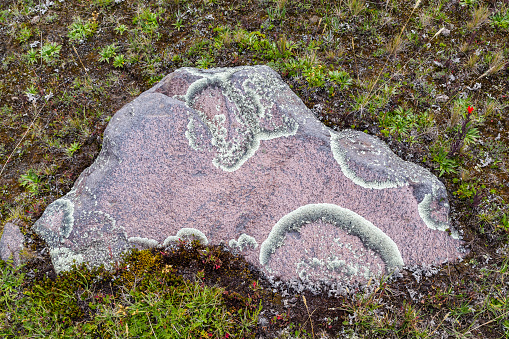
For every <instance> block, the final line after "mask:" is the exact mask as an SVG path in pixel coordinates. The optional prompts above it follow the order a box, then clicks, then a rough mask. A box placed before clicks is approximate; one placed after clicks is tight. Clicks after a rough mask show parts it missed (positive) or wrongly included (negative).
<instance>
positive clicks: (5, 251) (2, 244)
mask: <svg viewBox="0 0 509 339" xmlns="http://www.w3.org/2000/svg"><path fill="white" fill-rule="evenodd" d="M23 240H24V237H23V233H21V231H20V230H19V227H18V226H17V225H15V224H13V223H10V222H8V223H6V224H5V226H4V230H3V233H2V238H1V239H0V259H2V260H4V261H7V260H8V259H9V258H12V259H13V261H14V262H13V263H14V266H18V265H19V264H20V257H19V253H20V252H21V250H22V249H23Z"/></svg>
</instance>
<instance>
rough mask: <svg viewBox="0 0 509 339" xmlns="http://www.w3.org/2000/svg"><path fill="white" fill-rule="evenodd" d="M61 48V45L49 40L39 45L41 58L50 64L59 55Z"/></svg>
mask: <svg viewBox="0 0 509 339" xmlns="http://www.w3.org/2000/svg"><path fill="white" fill-rule="evenodd" d="M61 49H62V45H59V44H57V43H56V42H49V43H46V44H44V45H43V46H42V47H41V58H42V60H44V61H45V62H46V63H48V64H51V63H52V62H53V61H55V60H57V59H58V58H59V57H60V50H61Z"/></svg>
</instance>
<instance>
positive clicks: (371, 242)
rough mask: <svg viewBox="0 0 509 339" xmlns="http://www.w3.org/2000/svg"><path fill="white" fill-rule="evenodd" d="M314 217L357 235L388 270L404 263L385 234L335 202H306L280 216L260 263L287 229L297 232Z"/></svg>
mask: <svg viewBox="0 0 509 339" xmlns="http://www.w3.org/2000/svg"><path fill="white" fill-rule="evenodd" d="M317 221H323V222H326V223H330V224H332V225H335V226H336V227H339V228H341V229H342V230H344V231H345V232H347V233H348V234H350V235H354V236H357V237H358V238H359V239H360V240H361V241H362V243H363V244H364V246H366V247H367V248H369V249H371V250H372V251H374V252H375V253H377V254H378V255H379V256H380V258H381V259H382V260H383V261H384V263H385V265H386V269H387V270H388V271H389V270H391V269H394V268H396V267H402V266H403V265H404V262H403V258H402V257H401V253H400V252H399V249H398V246H397V245H396V243H395V242H394V241H393V240H392V239H391V238H390V237H389V236H388V235H387V234H385V233H384V232H383V231H382V230H380V229H379V228H378V227H376V226H375V225H373V224H372V223H371V222H369V221H368V220H366V219H364V218H363V217H361V216H360V215H358V214H357V213H355V212H353V211H351V210H349V209H346V208H343V207H340V206H338V205H334V204H309V205H305V206H301V207H299V208H297V209H296V210H294V211H292V212H290V213H288V214H287V215H285V216H283V217H282V218H281V219H280V220H279V221H278V222H277V223H276V224H275V225H274V227H272V230H271V232H270V234H269V236H268V237H267V239H266V240H265V241H264V242H263V243H262V245H261V246H260V263H261V264H262V265H264V266H266V265H267V264H268V263H269V261H270V257H271V256H272V254H273V253H274V252H275V251H276V249H277V248H278V247H280V246H282V245H283V243H284V240H285V237H286V234H287V233H288V232H291V231H297V232H300V229H301V228H302V227H303V226H305V225H306V224H310V223H314V222H317Z"/></svg>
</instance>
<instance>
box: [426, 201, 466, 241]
mask: <svg viewBox="0 0 509 339" xmlns="http://www.w3.org/2000/svg"><path fill="white" fill-rule="evenodd" d="M432 201H433V197H432V195H431V194H426V195H425V196H424V199H422V201H421V203H420V204H419V205H418V206H417V208H418V210H419V216H420V217H421V219H422V220H423V221H424V223H425V224H426V225H427V226H428V227H429V228H431V229H433V230H439V231H446V230H448V229H450V230H451V237H452V238H453V239H459V238H460V235H459V233H458V231H457V230H455V229H451V228H450V226H449V224H448V223H445V222H439V221H437V220H434V219H433V218H432V217H431V213H432V209H431V207H430V206H431V203H432Z"/></svg>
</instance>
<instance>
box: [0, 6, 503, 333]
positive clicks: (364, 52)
mask: <svg viewBox="0 0 509 339" xmlns="http://www.w3.org/2000/svg"><path fill="white" fill-rule="evenodd" d="M508 42H509V3H508V2H507V1H506V0H504V1H502V0H500V1H496V0H493V1H481V0H460V1H456V0H453V1H447V0H443V1H442V0H423V1H418V2H417V3H411V2H408V1H401V0H381V1H378V0H375V1H365V0H344V1H323V0H301V1H290V0H277V1H271V0H242V1H241V0H131V1H129V0H86V1H85V0H81V1H78V0H54V1H51V2H50V1H43V0H40V1H38V0H4V1H2V2H1V3H0V63H1V64H0V218H1V222H0V227H3V225H4V224H5V223H6V222H8V221H13V222H16V223H17V224H18V225H20V227H21V229H22V231H23V233H24V234H25V235H26V239H27V241H26V244H25V245H26V248H27V249H26V250H25V252H24V253H23V257H24V262H25V264H24V265H23V266H22V267H21V268H19V269H13V268H12V267H11V265H10V264H9V263H6V262H1V263H0V274H1V276H2V277H1V281H0V305H1V306H0V337H2V338H63V337H69V338H71V337H83V338H85V337H87V338H88V337H90V338H145V337H151V338H152V337H157V338H211V337H212V338H251V337H279V338H322V337H323V338H325V337H327V338H508V337H509V293H508V292H509V291H508V290H509V286H508V284H509V277H508V274H509V261H508V254H509V253H508V252H509V247H508V245H507V241H508V235H509V221H508V217H507V215H508V213H509V210H508V207H507V203H506V201H507V199H508V198H509V191H508V190H509V186H508V185H509V181H508V175H507V167H508V137H509V135H508V131H509V109H508V107H509V67H508V62H507V61H508V58H509V44H508ZM255 64H268V65H269V66H271V67H272V68H273V69H275V70H276V71H277V72H278V73H279V74H280V75H281V77H282V78H283V80H284V81H285V82H287V83H288V84H289V86H290V87H291V88H292V89H293V90H294V91H295V92H296V93H297V94H298V95H299V97H301V98H302V100H303V101H304V102H305V104H306V105H307V106H308V107H309V108H310V109H312V110H313V112H314V113H315V114H316V116H317V118H318V119H320V120H321V121H322V122H323V123H324V124H325V125H327V126H330V127H331V128H334V129H343V128H353V129H358V130H361V131H365V132H367V133H369V134H371V135H376V136H378V137H380V138H381V139H383V140H385V141H386V142H387V143H388V145H389V146H390V147H391V149H392V150H393V151H394V152H395V153H396V154H398V155H399V156H401V157H402V158H403V159H405V160H408V161H412V162H415V163H418V164H420V165H421V166H424V167H426V168H428V169H430V170H431V171H432V172H433V173H435V174H436V175H437V176H439V177H440V179H441V180H442V182H443V183H444V184H445V185H446V187H447V189H448V191H449V192H450V196H449V199H450V203H451V206H452V211H451V221H452V224H453V225H454V226H455V227H457V228H458V229H459V230H461V232H462V233H463V237H464V240H465V241H466V244H467V247H468V248H469V249H470V254H469V256H468V257H467V258H466V259H465V260H463V261H462V262H456V263H447V264H444V265H443V266H441V267H438V268H436V269H432V270H430V271H426V272H422V271H420V270H419V269H416V268H413V269H408V270H406V271H404V272H403V277H402V278H399V279H397V280H395V281H391V282H388V281H381V282H372V283H371V284H370V286H365V287H364V288H361V289H359V290H354V291H348V293H347V295H346V296H345V297H340V298H337V297H334V296H329V294H328V292H327V291H325V292H324V293H323V294H319V295H311V294H309V293H307V292H301V293H297V292H296V291H293V290H289V291H285V290H284V291H281V290H280V289H279V290H278V289H276V290H273V288H272V287H271V285H270V283H269V282H268V281H267V280H266V279H265V278H264V277H263V276H262V275H260V273H259V272H257V271H256V270H255V269H254V268H253V267H251V266H249V265H248V264H247V263H246V262H245V261H243V260H242V258H239V257H238V256H235V255H234V254H232V253H231V252H228V251H225V250H224V249H222V248H221V247H217V246H215V247H214V246H212V247H205V246H202V245H200V244H197V243H193V244H181V245H180V246H179V247H176V248H174V249H165V250H164V251H155V250H153V251H138V252H133V253H131V256H130V257H128V258H126V259H125V261H123V262H120V263H118V266H117V267H116V269H115V270H114V271H113V272H109V271H105V270H104V269H103V268H95V269H92V270H89V269H87V268H86V267H85V266H81V267H79V268H76V269H75V270H73V271H71V272H68V273H65V274H62V275H60V276H58V277H57V276H56V275H55V272H54V271H53V269H52V266H51V262H50V260H49V255H48V252H47V250H45V247H44V243H43V242H42V240H41V239H39V238H38V237H37V235H35V234H34V233H33V232H32V230H31V227H32V225H33V223H34V222H35V221H36V220H37V218H38V217H40V216H41V214H42V212H43V211H44V209H45V207H46V206H47V205H48V204H50V203H51V202H52V201H54V200H56V199H57V198H59V197H61V196H63V195H64V194H66V193H67V192H68V191H69V190H70V188H71V187H72V184H73V182H74V180H76V178H77V177H78V175H79V174H80V173H81V172H82V171H83V170H84V169H85V168H86V167H88V166H90V165H91V164H92V162H93V160H94V158H95V157H96V156H97V154H98V153H99V151H100V147H101V142H102V139H101V138H102V133H103V131H104V128H105V127H106V125H107V123H108V121H109V120H110V118H111V117H112V115H113V114H114V113H115V112H116V111H117V110H118V109H119V108H121V107H122V106H123V105H124V104H126V103H127V102H129V101H131V100H133V99H134V98H135V97H136V96H138V95H139V94H140V93H141V92H143V91H144V90H147V89H148V88H150V87H151V86H152V85H153V84H155V83H157V82H158V81H159V80H160V79H161V78H162V77H163V76H164V75H166V74H168V73H170V72H172V71H174V70H175V69H177V68H180V67H183V66H193V67H200V68H210V67H233V66H239V65H255ZM469 107H471V108H473V110H472V109H470V110H469V109H468V108H469ZM409 241H410V240H409Z"/></svg>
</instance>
